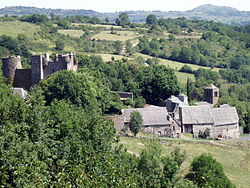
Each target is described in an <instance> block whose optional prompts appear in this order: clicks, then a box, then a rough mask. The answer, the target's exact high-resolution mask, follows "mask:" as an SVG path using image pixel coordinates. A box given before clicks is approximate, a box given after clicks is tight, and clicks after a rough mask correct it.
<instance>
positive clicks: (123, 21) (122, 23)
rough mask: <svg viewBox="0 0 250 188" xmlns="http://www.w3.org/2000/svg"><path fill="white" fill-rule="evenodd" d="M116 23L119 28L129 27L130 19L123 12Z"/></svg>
mask: <svg viewBox="0 0 250 188" xmlns="http://www.w3.org/2000/svg"><path fill="white" fill-rule="evenodd" d="M115 23H116V24H117V25H119V26H123V27H124V26H126V25H129V24H130V22H129V17H128V14H127V13H125V12H123V13H121V14H120V15H119V16H118V18H116V20H115Z"/></svg>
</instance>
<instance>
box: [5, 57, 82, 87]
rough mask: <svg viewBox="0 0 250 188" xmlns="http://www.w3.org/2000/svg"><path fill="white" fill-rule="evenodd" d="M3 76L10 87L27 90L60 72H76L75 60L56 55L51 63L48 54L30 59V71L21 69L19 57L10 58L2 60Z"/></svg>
mask: <svg viewBox="0 0 250 188" xmlns="http://www.w3.org/2000/svg"><path fill="white" fill-rule="evenodd" d="M2 62H3V66H2V70H3V76H5V77H6V78H7V82H8V84H10V85H13V86H14V87H18V88H24V89H29V88H30V87H31V86H32V85H34V84H37V83H39V82H40V80H42V79H45V78H47V77H48V76H49V75H51V74H52V73H54V72H56V71H60V70H73V71H76V70H77V68H78V66H77V60H76V57H75V55H74V54H72V53H69V54H56V59H55V61H51V60H50V58H49V55H48V54H44V55H35V56H32V57H31V69H23V68H22V64H21V57H20V56H11V57H7V58H3V59H2Z"/></svg>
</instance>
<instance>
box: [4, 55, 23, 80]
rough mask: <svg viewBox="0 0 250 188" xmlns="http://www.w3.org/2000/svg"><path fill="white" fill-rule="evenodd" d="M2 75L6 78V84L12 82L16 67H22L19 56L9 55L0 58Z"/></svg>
mask: <svg viewBox="0 0 250 188" xmlns="http://www.w3.org/2000/svg"><path fill="white" fill-rule="evenodd" d="M2 62H3V66H2V70H3V76H4V77H6V78H7V83H8V84H13V82H14V79H15V73H16V70H17V69H22V64H21V58H20V56H11V57H7V58H3V59H2Z"/></svg>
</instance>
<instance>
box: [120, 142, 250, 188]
mask: <svg viewBox="0 0 250 188" xmlns="http://www.w3.org/2000/svg"><path fill="white" fill-rule="evenodd" d="M146 142H147V141H145V140H137V139H133V138H124V137H121V138H120V142H119V144H123V145H124V146H125V147H126V148H127V149H128V152H130V153H134V154H136V155H139V153H140V152H141V150H142V149H143V148H145V143H146ZM162 147H163V155H166V154H168V153H170V152H171V151H173V149H174V148H176V147H179V148H180V149H181V150H183V151H186V152H187V158H186V161H185V162H184V164H183V170H184V171H186V172H187V171H188V168H189V166H190V163H191V161H192V160H193V159H194V157H196V156H198V155H200V154H202V153H210V154H211V155H213V157H214V158H215V159H216V160H217V161H218V162H220V163H221V164H222V166H223V168H224V171H225V173H226V174H227V176H228V177H229V178H230V179H231V181H232V182H233V183H234V184H236V186H237V187H238V188H248V187H249V185H250V150H244V149H240V148H239V149H235V148H228V147H222V146H216V145H213V144H211V143H201V142H185V141H169V142H168V143H165V144H162Z"/></svg>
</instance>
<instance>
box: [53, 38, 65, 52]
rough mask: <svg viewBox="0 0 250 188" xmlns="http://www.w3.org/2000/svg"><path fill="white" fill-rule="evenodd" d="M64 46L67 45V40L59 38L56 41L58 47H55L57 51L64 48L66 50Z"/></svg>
mask: <svg viewBox="0 0 250 188" xmlns="http://www.w3.org/2000/svg"><path fill="white" fill-rule="evenodd" d="M64 47H65V42H64V41H63V40H62V39H58V40H57V41H56V48H55V49H56V50H57V51H62V50H64Z"/></svg>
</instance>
